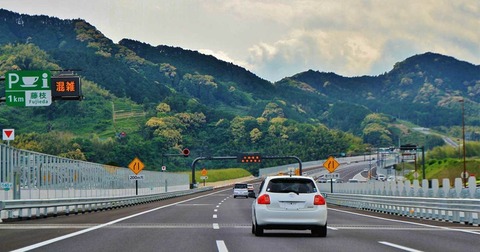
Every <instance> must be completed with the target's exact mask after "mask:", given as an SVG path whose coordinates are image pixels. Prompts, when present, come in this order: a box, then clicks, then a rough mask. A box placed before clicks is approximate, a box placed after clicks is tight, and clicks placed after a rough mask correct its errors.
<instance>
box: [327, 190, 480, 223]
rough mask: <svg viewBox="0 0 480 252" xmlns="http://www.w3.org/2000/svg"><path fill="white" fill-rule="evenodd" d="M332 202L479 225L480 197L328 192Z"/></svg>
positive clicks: (416, 216) (377, 210)
mask: <svg viewBox="0 0 480 252" xmlns="http://www.w3.org/2000/svg"><path fill="white" fill-rule="evenodd" d="M325 196H326V199H327V202H328V203H329V204H334V205H340V206H347V207H353V208H357V209H362V210H369V211H375V212H382V213H388V214H393V215H401V216H409V217H415V218H424V219H433V220H440V221H448V222H454V223H464V224H470V225H477V226H478V225H479V224H480V223H479V222H480V221H479V216H480V199H467V198H426V197H399V196H379V195H360V194H340V193H325Z"/></svg>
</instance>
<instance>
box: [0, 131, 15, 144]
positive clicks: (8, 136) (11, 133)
mask: <svg viewBox="0 0 480 252" xmlns="http://www.w3.org/2000/svg"><path fill="white" fill-rule="evenodd" d="M14 138H15V130H14V129H3V135H2V140H5V141H10V140H13V139H14Z"/></svg>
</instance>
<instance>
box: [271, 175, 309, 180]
mask: <svg viewBox="0 0 480 252" xmlns="http://www.w3.org/2000/svg"><path fill="white" fill-rule="evenodd" d="M277 178H294V179H309V180H313V178H312V177H308V176H298V175H293V176H290V175H283V176H282V175H280V176H267V177H266V178H265V179H266V180H272V179H277Z"/></svg>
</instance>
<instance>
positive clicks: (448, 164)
mask: <svg viewBox="0 0 480 252" xmlns="http://www.w3.org/2000/svg"><path fill="white" fill-rule="evenodd" d="M465 166H466V170H467V172H468V173H469V175H470V176H475V177H477V178H478V177H479V176H480V160H479V159H467V160H466V162H465ZM405 169H410V170H414V166H413V164H412V165H409V166H408V167H407V166H405ZM417 172H418V174H419V175H420V177H419V178H418V179H422V164H421V163H420V164H419V163H417ZM462 172H463V159H442V160H427V162H426V163H425V175H426V177H427V179H438V180H439V182H440V183H442V180H443V179H444V178H448V179H450V183H453V181H454V180H455V178H460V174H461V173H462ZM406 177H407V179H409V180H413V173H411V174H408V175H406Z"/></svg>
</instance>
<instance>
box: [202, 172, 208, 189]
mask: <svg viewBox="0 0 480 252" xmlns="http://www.w3.org/2000/svg"><path fill="white" fill-rule="evenodd" d="M207 173H208V172H207V169H205V168H203V169H202V171H201V172H200V174H202V176H201V177H200V179H203V186H205V184H206V183H205V182H206V181H205V180H207V179H208V176H207Z"/></svg>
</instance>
